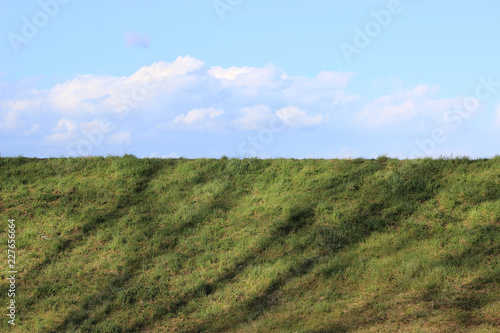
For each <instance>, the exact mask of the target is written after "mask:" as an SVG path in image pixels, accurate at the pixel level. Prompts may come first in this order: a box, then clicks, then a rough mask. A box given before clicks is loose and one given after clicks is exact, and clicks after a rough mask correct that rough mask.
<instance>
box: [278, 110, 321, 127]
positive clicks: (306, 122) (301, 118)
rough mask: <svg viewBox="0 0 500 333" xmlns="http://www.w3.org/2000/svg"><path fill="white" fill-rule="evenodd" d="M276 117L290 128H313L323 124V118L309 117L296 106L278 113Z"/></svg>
mask: <svg viewBox="0 0 500 333" xmlns="http://www.w3.org/2000/svg"><path fill="white" fill-rule="evenodd" d="M276 116H278V118H280V119H281V120H282V121H283V122H284V123H285V124H287V125H288V126H290V127H295V128H301V127H312V126H316V125H318V124H319V123H321V122H322V120H323V116H322V115H317V116H314V117H312V116H308V115H307V112H306V111H304V110H300V109H299V108H298V107H295V106H288V107H286V108H283V109H279V110H278V111H276Z"/></svg>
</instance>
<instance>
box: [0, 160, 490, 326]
mask: <svg viewBox="0 0 500 333" xmlns="http://www.w3.org/2000/svg"><path fill="white" fill-rule="evenodd" d="M0 177H1V185H0V186H1V189H0V218H1V221H2V225H3V226H2V227H1V228H0V244H1V245H0V246H1V247H2V249H1V251H0V252H1V253H4V254H3V257H4V258H3V262H4V264H3V266H2V269H1V271H0V275H1V276H0V277H1V281H0V295H1V297H0V305H1V306H0V307H1V308H2V309H3V310H1V311H3V313H2V312H1V311H0V315H1V316H2V318H3V319H2V322H1V325H0V331H2V332H162V331H164V332H272V331H276V332H318V333H319V332H398V331H399V332H494V331H498V327H499V325H500V290H499V283H500V157H498V156H497V157H495V158H492V159H484V160H470V159H468V158H456V159H435V160H433V159H421V160H397V159H389V158H386V157H380V158H378V159H375V160H366V159H354V160H314V159H307V160H294V159H273V160H260V159H243V160H239V159H228V158H222V159H196V160H187V159H182V158H180V159H138V158H135V157H134V156H130V155H126V156H123V157H93V158H51V159H31V158H23V157H17V158H0ZM8 219H15V228H16V243H15V244H16V248H15V251H16V269H17V271H18V274H17V278H16V297H15V300H16V326H15V327H12V326H11V325H9V324H8V323H7V320H8V317H7V316H6V314H7V309H6V307H7V305H8V302H9V298H8V297H7V292H8V290H9V282H8V281H7V280H6V278H7V277H8V274H7V271H8V270H9V269H8V268H7V240H8Z"/></svg>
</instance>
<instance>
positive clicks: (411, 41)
mask: <svg viewBox="0 0 500 333" xmlns="http://www.w3.org/2000/svg"><path fill="white" fill-rule="evenodd" d="M499 10H500V3H497V2H491V1H484V0H478V1H475V2H471V1H465V0H455V1H445V0H443V1H439V2H438V1H425V0H420V1H419V0H399V1H398V0H389V1H381V0H356V1H347V0H331V1H326V0H324V1H319V0H318V1H308V2H305V1H299V0H287V1H284V0H274V1H264V0H252V1H250V0H216V1H213V0H204V1H180V0H177V1H173V0H170V1H153V0H149V1H138V0H137V1H133V0H107V1H95V0H87V1H82V0H40V1H28V0H25V1H7V0H0V22H2V24H1V25H0V154H1V155H2V156H18V155H23V156H30V157H50V156H53V157H60V156H87V155H108V154H112V155H122V154H124V153H129V154H134V155H136V156H138V157H179V156H182V157H187V158H198V157H220V156H222V155H226V156H229V157H253V156H257V157H260V158H275V157H295V158H306V157H315V158H346V157H365V158H374V157H377V156H379V155H382V154H385V155H389V156H391V157H397V158H416V157H423V156H432V157H439V156H441V155H444V156H451V155H453V156H462V155H468V156H471V157H491V156H495V155H497V154H498V153H499V142H500V141H499V139H500V70H499V65H498V61H499V60H498V59H500V47H499V45H500V44H499V39H498V37H497V35H498V23H497V22H498V17H497V16H498V12H499Z"/></svg>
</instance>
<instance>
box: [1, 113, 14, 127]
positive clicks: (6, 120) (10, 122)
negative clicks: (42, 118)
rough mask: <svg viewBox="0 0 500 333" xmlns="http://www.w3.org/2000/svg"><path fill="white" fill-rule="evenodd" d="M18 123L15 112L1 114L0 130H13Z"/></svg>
mask: <svg viewBox="0 0 500 333" xmlns="http://www.w3.org/2000/svg"><path fill="white" fill-rule="evenodd" d="M17 124H18V120H17V116H16V113H15V112H8V113H7V114H6V115H5V116H3V119H2V121H0V130H2V131H9V130H13V129H14V128H15V127H16V126H17Z"/></svg>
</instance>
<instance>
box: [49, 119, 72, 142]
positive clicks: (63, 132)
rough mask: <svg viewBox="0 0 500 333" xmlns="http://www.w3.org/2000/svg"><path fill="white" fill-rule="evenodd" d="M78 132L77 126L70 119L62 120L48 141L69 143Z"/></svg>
mask: <svg viewBox="0 0 500 333" xmlns="http://www.w3.org/2000/svg"><path fill="white" fill-rule="evenodd" d="M76 131H77V124H76V122H75V121H72V120H70V119H61V120H59V122H58V123H57V125H56V127H54V129H53V132H54V133H53V134H51V135H49V136H47V137H46V140H48V141H67V140H68V139H70V138H73V137H74V135H75V133H76Z"/></svg>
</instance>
